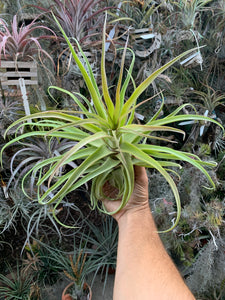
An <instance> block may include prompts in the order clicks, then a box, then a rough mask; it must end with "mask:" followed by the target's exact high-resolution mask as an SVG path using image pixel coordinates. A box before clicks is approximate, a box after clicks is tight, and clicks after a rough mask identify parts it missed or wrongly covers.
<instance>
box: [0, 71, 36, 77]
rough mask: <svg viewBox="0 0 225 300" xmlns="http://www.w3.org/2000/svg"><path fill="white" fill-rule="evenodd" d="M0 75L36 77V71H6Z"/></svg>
mask: <svg viewBox="0 0 225 300" xmlns="http://www.w3.org/2000/svg"><path fill="white" fill-rule="evenodd" d="M0 77H3V78H4V77H18V78H20V77H37V73H34V72H32V73H31V72H6V73H0Z"/></svg>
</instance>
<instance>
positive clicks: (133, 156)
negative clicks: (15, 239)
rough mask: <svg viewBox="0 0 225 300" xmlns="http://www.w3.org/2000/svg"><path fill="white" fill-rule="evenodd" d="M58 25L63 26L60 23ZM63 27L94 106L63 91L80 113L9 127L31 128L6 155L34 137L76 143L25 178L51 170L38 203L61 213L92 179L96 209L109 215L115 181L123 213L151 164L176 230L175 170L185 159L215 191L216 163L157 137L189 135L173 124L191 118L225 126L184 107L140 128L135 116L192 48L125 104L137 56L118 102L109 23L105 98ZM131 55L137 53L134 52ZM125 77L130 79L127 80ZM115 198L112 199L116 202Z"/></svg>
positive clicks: (42, 180)
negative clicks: (166, 190)
mask: <svg viewBox="0 0 225 300" xmlns="http://www.w3.org/2000/svg"><path fill="white" fill-rule="evenodd" d="M53 17H54V16H53ZM54 18H55V17H54ZM55 21H56V22H57V20H56V19H55ZM58 26H59V28H60V30H61V32H62V33H63V35H64V37H65V39H66V41H67V43H68V46H69V48H70V51H71V53H72V56H73V58H74V60H75V62H76V64H77V65H78V67H79V69H80V71H81V73H82V76H83V78H84V81H85V83H86V86H87V89H88V91H89V94H90V98H91V99H92V102H93V105H90V101H89V100H88V99H87V98H85V97H84V96H83V95H79V94H72V93H71V92H68V91H64V90H63V89H61V91H62V92H65V93H67V94H70V95H71V96H72V98H73V100H74V101H75V103H76V104H77V105H78V107H79V110H77V111H47V112H41V113H36V114H33V115H31V116H26V117H24V118H21V119H20V120H18V121H16V122H14V123H13V124H12V125H11V126H10V127H9V129H10V128H11V127H12V126H15V125H17V124H22V125H21V126H25V128H26V133H24V134H22V135H20V136H17V137H15V138H14V139H13V140H12V141H10V142H8V143H7V145H6V146H5V147H4V148H3V149H2V151H4V149H5V148H6V147H7V146H9V145H11V144H13V143H17V142H19V141H21V140H23V139H25V138H28V137H31V136H37V137H38V136H43V137H55V138H66V139H68V140H70V141H73V142H76V144H75V145H74V146H73V147H71V148H70V149H68V150H67V151H65V152H64V153H63V154H61V155H58V156H56V157H51V158H48V159H46V160H43V161H41V162H39V163H37V164H36V165H35V166H33V168H32V169H31V170H30V171H29V172H28V173H27V174H26V175H25V177H24V178H27V177H28V176H30V175H31V174H32V173H35V174H39V173H40V172H39V170H41V169H42V168H43V167H45V169H47V171H46V172H45V174H43V175H42V176H40V177H39V178H37V180H36V184H37V190H38V191H39V192H38V200H39V202H40V203H41V204H50V203H55V209H56V208H57V207H58V205H59V204H60V202H61V200H62V199H63V198H64V197H65V196H66V195H67V194H68V193H70V192H72V191H74V190H75V189H77V188H78V187H80V186H81V185H83V184H85V183H87V182H88V181H92V189H91V204H92V207H93V208H96V207H98V208H99V209H100V210H102V211H104V212H105V213H108V212H107V211H106V210H105V208H104V206H103V207H102V206H101V201H100V200H102V199H104V197H105V195H104V192H103V185H104V183H105V182H106V181H110V182H111V183H113V184H114V185H115V186H116V187H117V189H118V195H117V197H118V198H121V205H120V207H119V208H118V210H120V209H122V208H123V207H124V206H125V205H126V204H127V201H128V200H129V198H130V196H131V194H132V192H133V187H134V168H133V166H134V165H135V164H136V165H142V166H145V167H146V168H154V169H156V170H157V171H158V172H160V173H161V174H162V176H164V177H165V179H166V180H167V182H168V183H169V185H170V187H171V189H172V191H173V194H174V197H175V201H176V204H177V218H176V221H175V223H174V224H173V226H172V227H171V228H170V229H172V228H174V227H175V226H176V225H177V223H178V221H179V217H180V211H181V205H180V198H179V193H178V190H177V187H176V184H175V182H174V180H173V178H172V177H171V175H170V170H171V168H174V167H178V168H179V167H180V165H179V161H185V162H188V163H190V164H192V165H194V166H195V167H197V168H198V169H200V170H201V171H202V172H203V173H204V174H205V176H206V177H207V178H208V180H209V182H210V183H211V185H212V187H214V182H213V180H212V179H211V178H210V176H209V174H208V173H207V171H206V170H205V168H204V167H213V166H215V164H214V163H211V162H203V161H201V160H200V159H199V158H198V157H197V156H196V155H193V154H191V153H185V152H181V151H177V150H173V149H171V148H169V147H165V146H157V145H154V141H155V139H157V136H155V135H154V133H155V132H163V131H167V132H170V131H171V132H176V133H180V134H183V135H184V134H185V133H184V132H183V131H182V130H180V129H177V128H173V127H170V126H168V124H171V123H175V122H184V121H187V120H207V121H211V122H214V123H216V124H217V125H218V126H220V127H221V125H220V124H219V123H218V122H217V121H215V120H211V119H210V118H208V117H206V116H200V115H195V114H192V115H181V114H180V111H181V109H182V106H181V107H179V108H178V109H176V110H175V111H174V112H172V113H171V114H170V115H168V116H166V117H164V118H162V119H157V117H158V114H155V116H154V117H153V118H152V119H151V120H149V121H148V122H147V123H146V124H144V125H139V124H134V112H135V109H136V101H137V99H138V97H139V96H140V95H141V94H142V93H143V92H144V91H145V90H146V88H147V87H148V86H149V85H150V84H151V83H152V82H153V80H154V79H155V78H156V77H157V76H158V75H159V74H161V73H162V72H164V71H165V70H166V69H167V68H169V67H170V66H171V65H172V64H174V63H175V62H176V61H177V60H179V59H180V58H182V57H184V56H185V55H187V54H189V53H191V51H192V50H189V51H187V52H185V53H183V54H181V55H179V56H178V57H176V58H174V59H173V60H171V61H170V62H168V63H167V64H166V65H164V66H162V67H161V68H159V69H158V70H157V71H155V72H154V73H152V74H151V75H150V76H149V77H148V78H146V79H145V80H144V81H143V82H142V83H141V84H140V85H139V86H137V87H134V90H133V93H131V95H130V96H129V98H128V100H127V101H125V96H127V95H126V90H127V87H128V85H129V82H130V81H131V73H132V68H133V64H134V55H133V60H132V62H131V64H130V68H129V70H128V72H127V73H126V74H124V73H125V72H123V66H124V61H125V53H126V50H127V49H126V46H125V49H124V53H123V56H122V61H121V70H120V74H119V79H118V84H117V87H116V92H115V99H112V98H111V96H110V94H109V88H108V84H107V78H106V70H105V51H104V47H105V28H106V21H105V25H104V31H103V47H102V60H101V79H102V86H101V90H102V94H101V92H100V89H99V87H98V85H97V82H96V81H95V77H94V75H93V72H92V69H91V67H90V64H89V62H88V59H87V58H86V57H85V55H84V53H83V51H82V49H81V47H80V46H79V44H78V43H77V47H78V51H79V52H80V53H81V54H82V56H83V59H84V61H85V63H86V66H88V68H85V67H84V66H83V64H82V62H81V60H80V59H79V56H78V55H77V53H76V52H75V50H74V47H73V45H72V44H71V43H70V41H69V39H68V38H67V36H66V35H65V33H64V31H63V29H62V28H61V26H60V24H59V23H58ZM129 51H131V52H132V50H130V49H129ZM124 77H125V79H123V78H124ZM51 88H53V87H51ZM56 88H57V87H56ZM57 89H59V88H57ZM160 109H162V107H160ZM29 119H30V120H33V119H35V121H36V122H35V127H33V130H32V131H30V130H29V126H30V123H28V122H27V120H29ZM24 122H25V123H24ZM32 124H33V123H32ZM34 129H36V131H34ZM161 139H163V138H161ZM149 141H151V143H148V142H149ZM78 159H79V161H81V163H80V164H79V165H78V166H77V167H76V168H66V166H67V165H69V164H71V163H72V162H74V161H75V162H76V160H78ZM62 167H65V168H64V170H65V172H64V173H62V172H59V170H60V169H61V168H62ZM171 172H174V170H171ZM23 184H25V179H23ZM43 184H44V185H47V186H48V190H46V191H45V192H43V191H42V190H41V188H40V187H41V186H42V185H43ZM50 195H51V196H50ZM52 195H53V196H52ZM115 197H116V196H115ZM115 197H114V198H113V199H112V200H114V199H115ZM114 213H115V212H114ZM167 231H168V230H167Z"/></svg>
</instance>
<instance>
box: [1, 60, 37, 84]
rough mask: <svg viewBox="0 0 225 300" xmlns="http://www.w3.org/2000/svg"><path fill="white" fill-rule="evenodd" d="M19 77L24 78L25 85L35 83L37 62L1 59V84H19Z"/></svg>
mask: <svg viewBox="0 0 225 300" xmlns="http://www.w3.org/2000/svg"><path fill="white" fill-rule="evenodd" d="M19 78H24V80H25V84H26V85H37V84H38V78H37V64H36V63H35V62H33V61H32V62H22V61H17V62H14V61H1V64H0V81H1V84H2V86H10V85H19Z"/></svg>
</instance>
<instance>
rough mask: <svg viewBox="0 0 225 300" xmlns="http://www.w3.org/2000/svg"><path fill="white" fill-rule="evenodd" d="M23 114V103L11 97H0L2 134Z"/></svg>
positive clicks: (0, 126) (0, 127)
mask: <svg viewBox="0 0 225 300" xmlns="http://www.w3.org/2000/svg"><path fill="white" fill-rule="evenodd" d="M23 115H24V113H23V106H22V103H20V102H19V101H15V100H13V99H10V98H9V97H3V96H2V97H0V132H1V134H2V135H4V132H5V129H6V128H7V127H8V126H9V125H10V124H11V123H13V122H14V121H15V120H17V119H19V118H20V117H22V116H23Z"/></svg>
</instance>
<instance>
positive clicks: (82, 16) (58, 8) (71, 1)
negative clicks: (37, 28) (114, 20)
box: [33, 0, 115, 44]
mask: <svg viewBox="0 0 225 300" xmlns="http://www.w3.org/2000/svg"><path fill="white" fill-rule="evenodd" d="M52 2H53V3H54V5H52V6H51V7H50V8H49V9H46V8H43V7H40V6H37V5H33V6H34V7H36V8H38V9H39V10H42V11H44V12H50V11H53V12H54V14H55V16H56V18H57V19H58V21H59V23H60V25H61V26H62V28H63V30H64V31H65V33H66V35H67V36H68V37H72V38H76V39H77V40H78V41H79V43H80V44H82V42H83V41H84V40H85V39H87V38H88V37H90V36H93V35H96V34H99V28H100V29H101V28H102V26H103V23H102V22H103V19H104V18H102V14H101V13H102V12H103V11H105V10H108V9H110V8H115V7H105V6H104V5H105V1H103V0H86V1H84V0H64V1H60V0H53V1H52ZM101 3H103V7H100V5H101ZM50 18H51V20H52V16H50ZM100 32H101V30H100Z"/></svg>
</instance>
